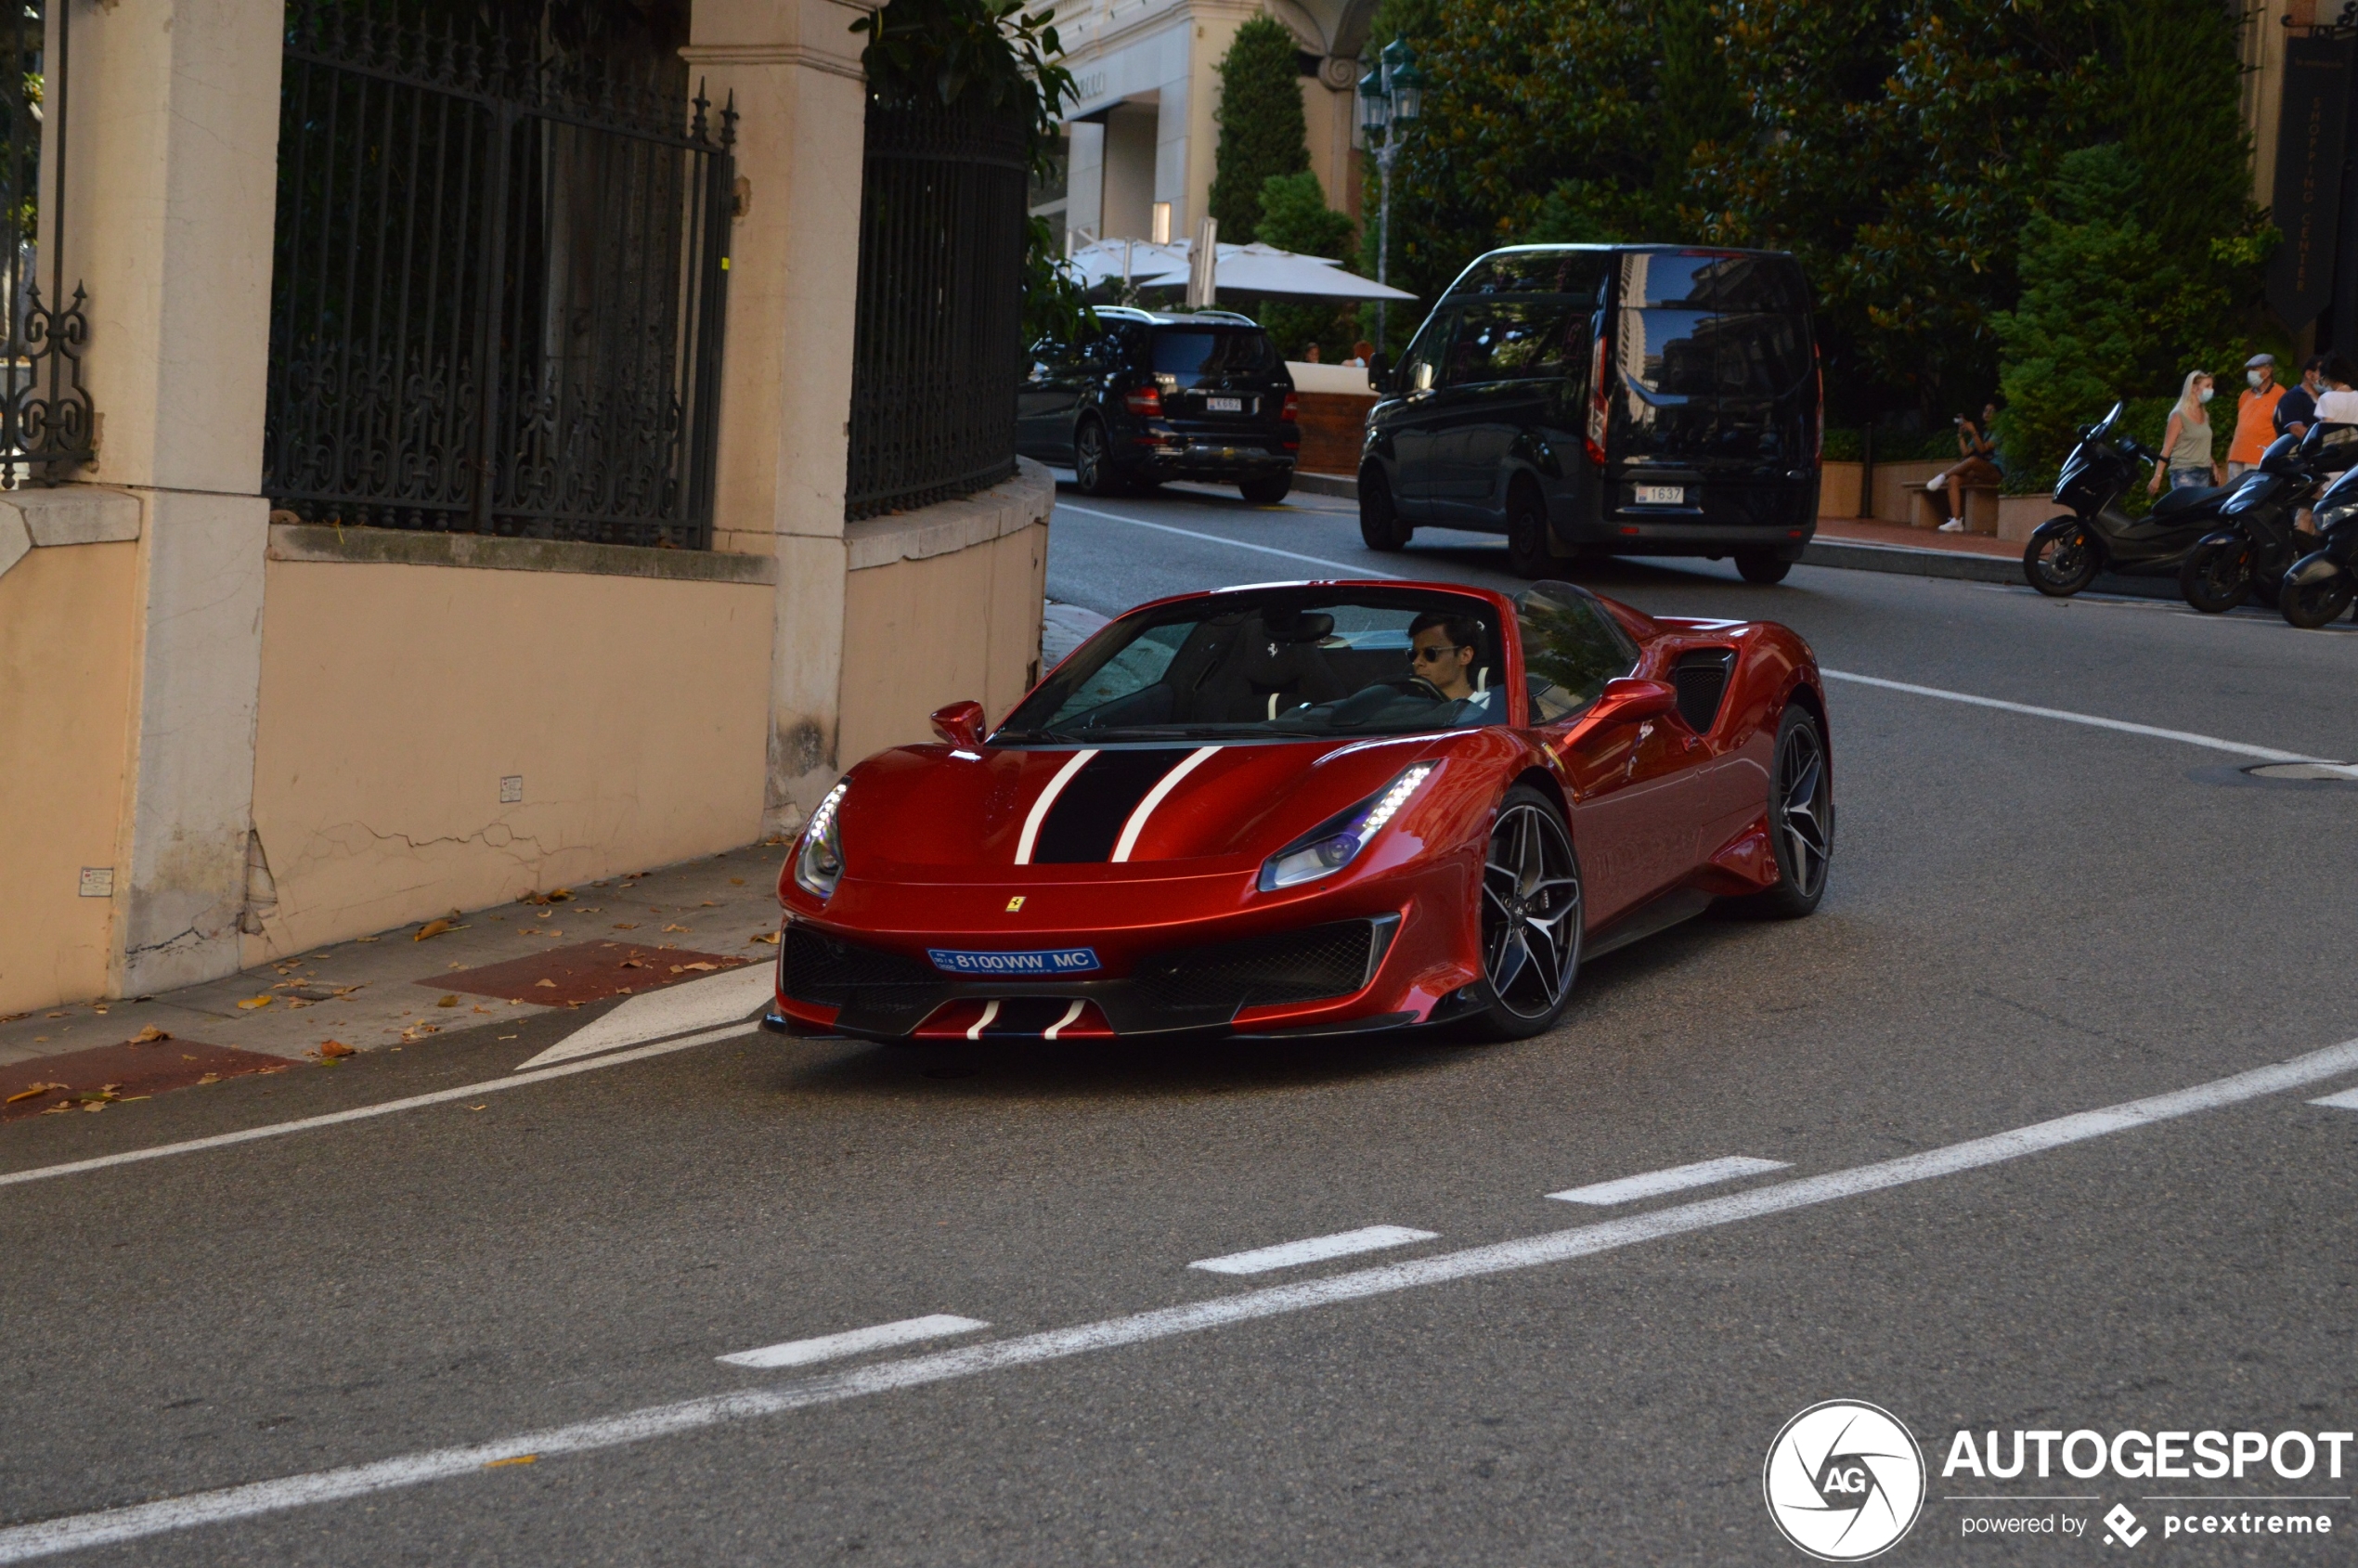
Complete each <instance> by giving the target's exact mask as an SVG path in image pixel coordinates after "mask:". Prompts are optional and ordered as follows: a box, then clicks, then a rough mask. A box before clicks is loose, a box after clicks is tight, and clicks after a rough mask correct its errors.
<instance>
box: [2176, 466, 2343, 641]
mask: <svg viewBox="0 0 2358 1568" xmlns="http://www.w3.org/2000/svg"><path fill="white" fill-rule="evenodd" d="M2353 462H2358V425H2349V424H2317V425H2312V426H2311V427H2310V428H2309V431H2308V433H2307V434H2305V435H2300V436H2291V435H2279V436H2278V437H2276V439H2275V440H2274V441H2273V442H2270V443H2269V446H2268V449H2267V451H2265V452H2264V453H2262V454H2261V459H2260V462H2259V465H2258V466H2257V467H2256V468H2255V469H2254V470H2253V472H2251V473H2247V474H2245V475H2244V476H2243V477H2242V478H2241V479H2238V480H2236V481H2235V484H2234V485H2233V486H2230V493H2229V495H2228V497H2227V499H2225V500H2224V501H2222V502H2221V503H2220V507H2219V521H2220V524H2221V526H2219V527H2217V528H2214V529H2213V530H2212V531H2211V532H2209V533H2208V534H2205V535H2204V536H2203V537H2202V538H2199V539H2197V540H2196V541H2195V548H2194V549H2193V550H2192V551H2189V552H2188V553H2187V556H2186V563H2185V564H2184V565H2183V566H2182V567H2180V568H2179V570H2178V590H2179V592H2181V593H2183V595H2185V599H2186V603H2189V604H2191V605H2193V606H2194V607H2195V608H2196V609H2197V610H2200V611H2203V612H2204V613H2205V614H2207V615H2214V616H2215V615H2219V614H2222V613H2223V612H2225V611H2228V610H2232V609H2234V608H2235V606H2236V605H2238V604H2240V603H2243V602H2244V601H2245V600H2246V599H2250V598H2257V599H2258V600H2259V601H2260V602H2261V603H2263V604H2266V605H2268V606H2269V607H2270V608H2272V609H2273V608H2274V607H2275V605H2276V592H2277V585H2278V584H2279V583H2281V582H2282V581H2283V580H2284V576H2285V568H2287V566H2289V565H2291V564H2292V563H2293V560H2294V558H2295V557H2297V556H2299V555H2300V553H2301V551H2304V550H2308V549H2311V548H2313V547H2314V546H2315V544H2316V542H2317V539H2316V536H2314V535H2313V534H2304V533H2302V532H2300V530H2299V529H2297V528H2296V527H2294V524H2295V523H2296V522H2297V521H2298V520H2299V519H2300V509H2301V508H2302V507H2303V506H2304V505H2306V504H2307V503H2308V500H2309V498H2310V497H2311V495H2313V493H2314V492H2315V490H2316V488H2317V486H2318V483H2319V481H2321V480H2324V479H2327V478H2330V477H2331V476H2333V475H2334V474H2337V473H2342V472H2343V471H2344V470H2347V469H2349V468H2350V467H2351V465H2352V463H2353Z"/></svg>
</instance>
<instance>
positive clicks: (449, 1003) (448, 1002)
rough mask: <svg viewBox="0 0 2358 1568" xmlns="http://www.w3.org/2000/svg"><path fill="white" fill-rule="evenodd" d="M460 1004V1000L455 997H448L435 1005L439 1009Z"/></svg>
mask: <svg viewBox="0 0 2358 1568" xmlns="http://www.w3.org/2000/svg"><path fill="white" fill-rule="evenodd" d="M458 1004H459V999H458V998H457V997H455V996H446V997H444V998H443V999H442V1000H441V1001H439V1002H437V1003H435V1004H434V1005H435V1006H437V1007H456V1006H457V1005H458Z"/></svg>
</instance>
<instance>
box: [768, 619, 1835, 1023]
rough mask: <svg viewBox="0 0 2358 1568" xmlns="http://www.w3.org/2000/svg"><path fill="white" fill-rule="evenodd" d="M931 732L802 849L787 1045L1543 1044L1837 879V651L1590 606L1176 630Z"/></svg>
mask: <svg viewBox="0 0 2358 1568" xmlns="http://www.w3.org/2000/svg"><path fill="white" fill-rule="evenodd" d="M934 727H935V729H936V731H937V732H939V734H940V736H941V744H939V745H910V746H900V747H896V748H895V749H893V750H890V751H887V752H883V753H881V754H879V755H877V756H875V757H872V758H868V759H867V760H866V761H864V762H862V763H861V764H860V765H859V766H858V767H856V768H854V769H853V770H852V771H850V772H849V773H848V774H847V775H845V777H844V779H843V781H842V782H841V783H840V784H836V787H835V788H834V790H833V791H831V792H830V793H829V794H828V796H827V797H826V799H825V801H824V802H823V804H822V805H821V806H820V807H819V809H818V810H816V811H813V812H812V813H811V815H810V822H809V823H807V824H805V826H804V828H803V831H802V834H801V836H800V837H799V838H798V839H797V842H796V844H795V847H794V849H793V852H792V853H791V855H790V856H789V857H788V859H787V862H786V866H785V870H784V874H783V875H781V876H780V878H779V883H778V893H779V898H780V901H782V902H783V903H784V906H785V929H784V940H783V941H782V942H781V944H780V953H779V963H778V1011H777V1014H776V1015H775V1016H773V1017H772V1018H771V1025H772V1027H774V1028H779V1029H784V1030H789V1031H791V1032H796V1033H829V1032H831V1033H838V1034H846V1035H852V1036H856V1037H859V1038H862V1039H867V1040H882V1041H909V1040H959V1039H965V1040H978V1039H989V1038H995V1037H1000V1036H1010V1035H1014V1036H1030V1037H1033V1038H1046V1039H1052V1040H1083V1039H1113V1038H1118V1037H1133V1036H1144V1035H1160V1036H1173V1035H1177V1034H1181V1033H1185V1032H1200V1033H1218V1034H1228V1035H1244V1036H1255V1037H1274V1036H1285V1037H1297V1036H1305V1035H1320V1034H1341V1033H1348V1032H1355V1031H1359V1030H1386V1029H1396V1028H1402V1027H1406V1026H1413V1025H1420V1024H1428V1023H1439V1022H1445V1021H1451V1020H1463V1021H1465V1022H1466V1023H1468V1024H1470V1025H1471V1026H1473V1027H1475V1028H1478V1029H1485V1030H1488V1031H1489V1032H1491V1033H1493V1034H1496V1035H1500V1036H1509V1037H1512V1036H1520V1035H1527V1034H1532V1033H1535V1032H1536V1031H1538V1030H1544V1029H1546V1028H1547V1027H1548V1026H1549V1025H1550V1024H1552V1023H1553V1022H1554V1021H1555V1020H1556V1018H1557V1017H1559V1016H1560V1015H1561V1013H1562V1011H1563V1007H1564V1004H1565V1001H1566V999H1567V998H1568V997H1569V996H1570V994H1571V991H1572V986H1573V980H1574V976H1575V975H1576V974H1577V973H1578V971H1579V968H1580V962H1581V959H1582V958H1583V957H1584V956H1594V955H1596V954H1597V953H1599V952H1603V951H1605V950H1606V949H1609V948H1613V947H1618V946H1620V945H1621V944H1623V943H1624V942H1628V941H1633V940H1637V939H1638V938H1639V937H1642V936H1645V935H1647V934H1649V933H1651V932H1653V931H1658V930H1660V929H1662V928H1663V927H1666V926H1669V925H1672V924H1674V923H1675V922H1677V921H1679V920H1682V919H1684V918H1686V917H1687V916H1689V915H1691V914H1695V913H1697V912H1698V911H1700V910H1702V909H1703V908H1704V906H1705V905H1707V904H1709V903H1710V902H1711V901H1714V900H1716V899H1735V900H1741V901H1744V902H1745V903H1746V904H1748V905H1749V906H1751V907H1753V908H1756V909H1757V910H1759V911H1760V912H1762V913H1764V914H1773V915H1787V916H1790V915H1800V914H1808V913H1809V912H1810V911H1811V910H1812V909H1813V908H1815V907H1816V905H1817V903H1818V900H1819V898H1820V895H1821V894H1822V893H1823V892H1824V891H1825V887H1826V874H1827V868H1828V864H1829V860H1830V857H1831V856H1832V854H1833V771H1832V765H1831V764H1832V759H1831V755H1830V753H1829V751H1828V747H1827V741H1826V707H1825V695H1824V692H1823V689H1822V687H1821V686H1820V680H1819V676H1818V667H1817V664H1816V661H1815V660H1814V658H1813V657H1812V656H1811V654H1810V652H1809V648H1808V645H1807V643H1805V642H1804V641H1802V640H1801V639H1800V638H1799V637H1798V636H1796V635H1794V633H1793V632H1792V631H1789V630H1787V629H1786V628H1783V627H1781V626H1777V625H1774V624H1770V623H1767V622H1745V621H1706V620H1675V619H1664V618H1656V617H1652V616H1645V615H1641V614H1639V612H1638V611H1636V610H1632V609H1630V608H1628V607H1627V606H1626V605H1623V604H1617V603H1612V602H1611V601H1607V600H1602V599H1600V598H1598V597H1597V596H1596V595H1594V594H1592V593H1590V592H1589V591H1588V590H1586V589H1583V588H1578V587H1575V586H1574V585H1573V584H1570V583H1561V582H1542V583H1537V584H1535V585H1534V586H1533V587H1532V588H1531V589H1529V590H1527V591H1525V592H1523V593H1522V594H1521V595H1519V596H1517V597H1515V598H1512V599H1509V598H1508V597H1506V596H1504V595H1502V594H1497V593H1492V592H1488V591H1485V590H1481V589H1473V588H1463V587H1457V586H1453V585H1449V584H1444V583H1403V582H1382V583H1372V582H1369V583H1360V582H1309V583H1275V584H1264V585H1260V586H1255V587H1251V588H1237V589H1224V590H1220V591H1217V592H1211V593H1193V594H1186V595H1184V596H1181V597H1179V598H1175V599H1165V600H1160V601H1158V602H1157V603H1151V604H1145V605H1141V606H1140V607H1139V608H1137V609H1135V610H1133V611H1131V612H1130V613H1129V614H1128V615H1125V616H1121V618H1120V619H1118V620H1115V621H1113V622H1111V623H1109V624H1108V625H1107V626H1106V627H1105V628H1102V629H1101V630H1099V631H1098V632H1097V634H1096V635H1095V636H1094V637H1092V638H1091V639H1090V640H1089V641H1086V642H1084V643H1083V644H1082V646H1081V647H1080V648H1078V649H1077V650H1075V651H1074V652H1073V654H1071V656H1070V657H1069V658H1067V659H1066V660H1065V661H1064V662H1063V663H1062V664H1060V665H1058V666H1057V667H1056V669H1055V670H1053V671H1052V672H1050V674H1049V676H1048V678H1047V679H1046V680H1043V681H1042V682H1041V683H1040V684H1039V685H1038V686H1037V687H1035V688H1034V689H1033V690H1032V692H1031V693H1030V695H1028V696H1026V697H1025V698H1024V699H1023V701H1022V702H1021V703H1019V704H1017V706H1016V709H1015V711H1014V712H1013V713H1011V714H1009V715H1008V716H1007V719H1006V722H1005V723H1004V724H1002V725H1001V726H1000V727H999V728H998V729H997V730H995V731H992V732H989V733H986V732H985V731H984V725H983V712H982V708H981V706H980V705H979V704H977V703H971V702H968V703H959V704H957V705H955V706H951V707H946V708H943V709H942V710H941V711H940V712H939V713H937V714H935V715H934Z"/></svg>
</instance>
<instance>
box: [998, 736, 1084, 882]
mask: <svg viewBox="0 0 2358 1568" xmlns="http://www.w3.org/2000/svg"><path fill="white" fill-rule="evenodd" d="M1096 755H1097V749H1096V748H1095V747H1094V746H1092V747H1089V748H1087V749H1085V750H1082V751H1076V752H1074V753H1073V754H1072V760H1071V761H1069V762H1068V763H1066V764H1065V765H1064V766H1063V767H1061V768H1059V769H1057V770H1056V777H1055V778H1053V779H1050V780H1049V781H1048V787H1047V788H1045V789H1043V790H1042V791H1041V792H1040V798H1039V799H1037V800H1035V801H1033V802H1032V803H1031V813H1030V815H1029V816H1027V817H1025V818H1024V820H1023V836H1022V837H1020V838H1018V839H1017V840H1016V864H1017V865H1030V863H1031V847H1032V846H1033V845H1034V844H1036V843H1038V842H1039V841H1040V824H1041V823H1044V822H1046V821H1047V820H1048V808H1049V807H1051V806H1053V805H1055V804H1056V797H1057V796H1059V795H1062V794H1063V793H1064V792H1065V785H1067V784H1070V783H1072V776H1073V774H1075V773H1078V772H1079V771H1081V770H1082V769H1083V768H1086V767H1087V766H1089V759H1090V758H1093V757H1095V756H1096Z"/></svg>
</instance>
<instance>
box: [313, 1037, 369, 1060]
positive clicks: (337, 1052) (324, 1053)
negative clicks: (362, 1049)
mask: <svg viewBox="0 0 2358 1568" xmlns="http://www.w3.org/2000/svg"><path fill="white" fill-rule="evenodd" d="M359 1054H360V1053H359V1052H357V1051H356V1050H354V1049H353V1048H352V1047H351V1046H349V1045H347V1044H345V1043H343V1041H341V1040H322V1041H321V1042H319V1059H320V1060H321V1061H323V1062H331V1061H334V1060H335V1059H336V1058H337V1057H339V1056H358V1055H359Z"/></svg>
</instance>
